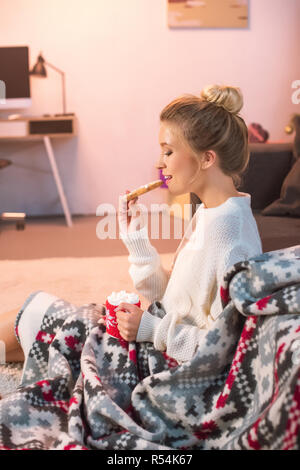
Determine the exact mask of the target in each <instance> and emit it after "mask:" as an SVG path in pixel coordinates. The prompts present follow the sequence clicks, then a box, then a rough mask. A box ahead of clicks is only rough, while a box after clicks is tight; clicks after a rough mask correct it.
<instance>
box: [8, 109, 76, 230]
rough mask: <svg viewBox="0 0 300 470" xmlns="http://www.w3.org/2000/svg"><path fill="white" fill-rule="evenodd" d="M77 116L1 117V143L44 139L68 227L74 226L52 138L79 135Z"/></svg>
mask: <svg viewBox="0 0 300 470" xmlns="http://www.w3.org/2000/svg"><path fill="white" fill-rule="evenodd" d="M76 127H77V126H76V118H75V116H67V115H66V116H56V117H44V116H42V117H39V116H35V117H27V116H24V117H22V118H17V119H13V120H9V119H0V143H1V140H2V141H20V142H21V141H23V140H26V141H27V140H42V141H43V143H44V146H45V149H46V153H47V156H48V159H49V162H50V166H51V170H52V173H53V177H54V181H55V184H56V187H57V191H58V194H59V198H60V202H61V205H62V207H63V211H64V214H65V218H66V222H67V225H68V227H72V226H73V223H72V217H71V213H70V210H69V206H68V202H67V199H66V196H65V192H64V188H63V184H62V181H61V178H60V175H59V171H58V168H57V164H56V160H55V155H54V151H53V147H52V143H51V139H52V138H59V137H72V136H75V135H77V129H76Z"/></svg>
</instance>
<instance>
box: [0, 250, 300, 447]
mask: <svg viewBox="0 0 300 470" xmlns="http://www.w3.org/2000/svg"><path fill="white" fill-rule="evenodd" d="M221 293H222V302H223V311H222V314H221V315H220V317H219V318H218V320H217V321H216V322H215V323H214V325H213V327H211V329H210V330H208V331H207V334H206V335H205V336H204V337H203V339H202V342H201V344H199V347H198V350H197V352H196V354H195V355H194V357H193V358H192V360H191V361H189V362H185V363H183V364H181V365H179V364H177V363H176V361H174V360H172V358H170V357H168V356H167V355H166V353H163V352H160V351H157V350H155V349H154V347H153V344H152V343H140V344H138V343H135V342H132V343H126V342H125V341H119V340H117V339H115V338H113V337H110V336H109V335H108V334H107V333H106V332H105V328H104V326H103V325H99V324H98V323H97V320H98V319H99V316H98V315H96V311H95V308H96V304H94V303H92V304H85V305H83V306H80V307H78V306H77V307H76V306H74V305H73V304H70V303H68V302H66V301H65V300H63V299H59V300H58V301H56V302H54V304H53V305H51V306H50V307H49V309H48V310H47V312H46V314H45V317H44V319H43V323H42V325H41V329H40V331H39V333H38V335H37V337H36V341H35V342H34V343H33V345H32V348H31V351H30V354H29V358H28V360H27V362H26V367H25V370H24V375H23V381H22V384H21V386H20V387H19V388H18V390H17V391H16V392H15V393H13V394H11V395H9V396H7V397H6V398H4V399H3V400H1V401H0V446H1V447H2V448H4V449H5V448H8V449H21V448H22V449H24V448H25V449H115V450H119V449H139V450H140V449H152V450H157V449H158V450H163V449H189V450H193V449H199V450H201V449H299V448H300V315H299V313H300V245H299V246H294V247H291V248H287V249H283V250H277V251H273V252H269V253H264V254H261V255H259V256H257V257H254V258H251V259H250V260H248V261H244V262H240V263H237V264H235V265H234V266H232V267H231V268H230V269H229V270H228V271H227V273H226V274H225V276H224V280H223V285H222V287H221ZM149 308H150V311H151V313H152V314H153V315H158V316H159V317H162V316H163V315H164V314H165V312H164V310H163V306H162V305H161V303H160V302H158V301H156V302H154V303H152V304H151V306H150V307H149Z"/></svg>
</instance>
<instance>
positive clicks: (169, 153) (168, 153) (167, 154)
mask: <svg viewBox="0 0 300 470" xmlns="http://www.w3.org/2000/svg"><path fill="white" fill-rule="evenodd" d="M171 153H172V152H171V151H169V152H165V153H164V155H166V156H167V157H169V156H170V155H171Z"/></svg>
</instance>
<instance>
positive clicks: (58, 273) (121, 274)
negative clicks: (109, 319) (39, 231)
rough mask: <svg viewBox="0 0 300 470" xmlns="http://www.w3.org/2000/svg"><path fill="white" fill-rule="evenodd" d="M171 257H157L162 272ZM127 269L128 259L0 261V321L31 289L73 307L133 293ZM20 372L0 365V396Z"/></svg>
mask: <svg viewBox="0 0 300 470" xmlns="http://www.w3.org/2000/svg"><path fill="white" fill-rule="evenodd" d="M173 256H174V254H173V253H164V254H162V255H161V262H162V264H163V266H164V267H165V268H166V269H170V267H171V264H172V261H173ZM128 268H129V262H128V256H112V257H97V258H43V259H34V260H4V261H0V286H1V290H0V321H1V313H3V312H6V311H8V310H12V309H16V308H20V307H21V306H22V304H23V303H24V301H25V299H26V297H27V296H28V295H29V294H30V293H31V292H33V291H35V290H44V291H46V292H49V293H51V294H54V295H57V296H58V297H60V298H63V299H65V300H67V301H69V302H71V303H74V304H75V305H83V304H86V303H90V302H98V303H104V302H105V299H106V297H107V295H109V294H110V293H111V292H112V291H118V290H126V291H128V292H137V291H136V289H134V287H133V284H132V281H131V278H130V276H129V274H128ZM140 297H141V303H142V308H147V307H148V305H149V302H148V301H147V300H146V299H145V298H143V297H142V296H140ZM0 339H1V338H0ZM21 372H22V364H5V365H0V395H2V396H4V395H6V394H8V393H10V392H13V391H14V390H15V389H16V387H17V386H18V384H19V381H20V378H21Z"/></svg>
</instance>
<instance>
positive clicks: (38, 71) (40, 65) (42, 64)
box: [29, 52, 73, 116]
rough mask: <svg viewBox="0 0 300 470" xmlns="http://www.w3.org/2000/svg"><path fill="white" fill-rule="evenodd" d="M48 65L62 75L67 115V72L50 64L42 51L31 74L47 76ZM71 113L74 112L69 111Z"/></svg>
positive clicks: (63, 98)
mask: <svg viewBox="0 0 300 470" xmlns="http://www.w3.org/2000/svg"><path fill="white" fill-rule="evenodd" d="M46 66H48V67H50V68H51V69H53V70H55V71H56V72H58V73H59V74H60V75H61V80H62V101H63V114H62V115H64V116H65V115H66V114H67V113H66V84H65V73H64V72H63V71H62V70H60V69H58V68H57V67H55V66H54V65H52V64H49V62H46V61H45V59H44V57H43V56H42V53H41V52H40V54H39V56H38V58H37V62H36V64H35V65H34V67H33V68H32V70H31V71H30V72H29V75H34V76H36V77H47V69H46ZM69 114H70V115H71V114H72V115H73V113H69Z"/></svg>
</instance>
